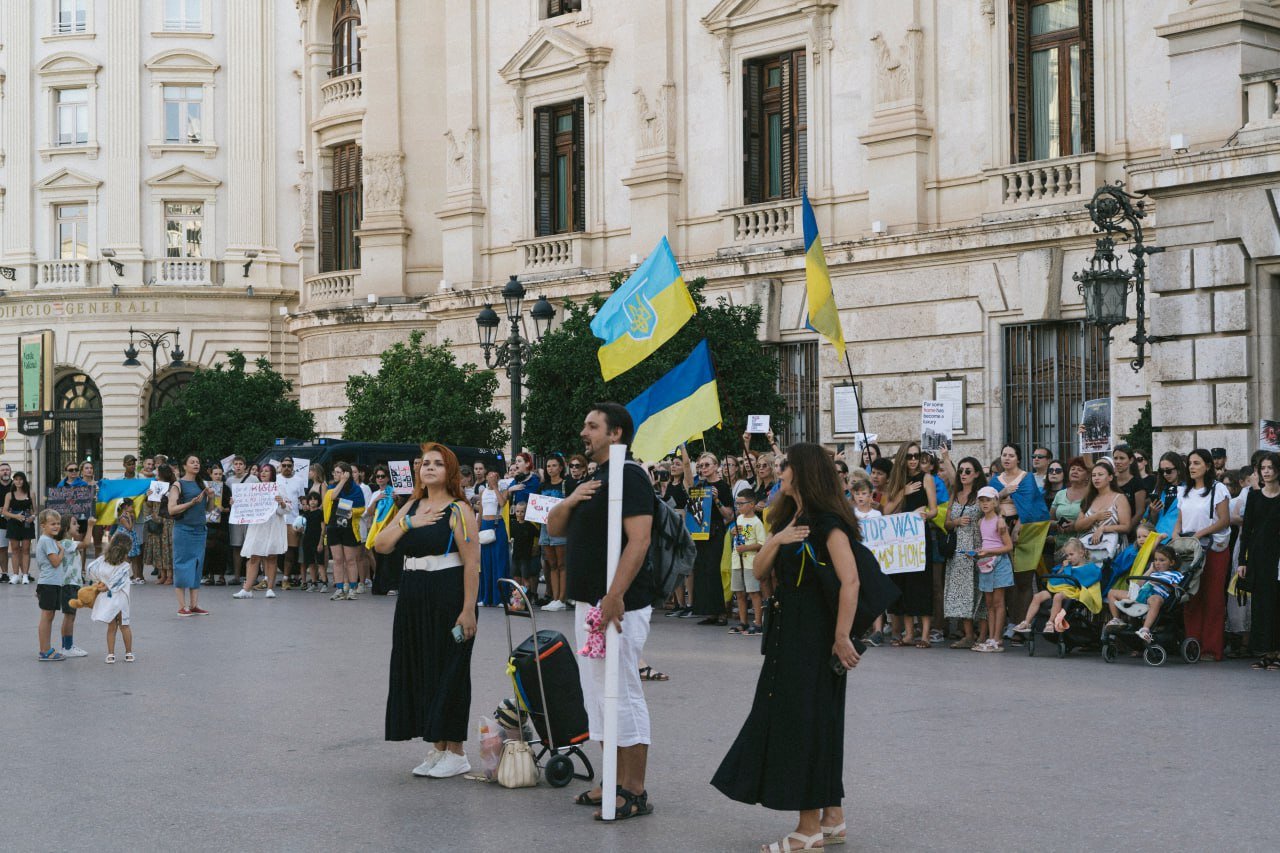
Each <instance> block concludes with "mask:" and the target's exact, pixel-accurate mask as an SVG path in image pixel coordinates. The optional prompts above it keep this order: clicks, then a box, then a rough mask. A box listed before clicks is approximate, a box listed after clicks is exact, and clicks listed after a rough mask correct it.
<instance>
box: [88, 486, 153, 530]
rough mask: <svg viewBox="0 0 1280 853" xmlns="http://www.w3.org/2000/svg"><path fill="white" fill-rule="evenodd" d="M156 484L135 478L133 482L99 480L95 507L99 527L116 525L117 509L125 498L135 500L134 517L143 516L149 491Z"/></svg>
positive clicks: (96, 522)
mask: <svg viewBox="0 0 1280 853" xmlns="http://www.w3.org/2000/svg"><path fill="white" fill-rule="evenodd" d="M153 482H155V481H154V480H151V479H143V478H142V477H134V478H133V479H132V480H99V481H98V497H97V500H96V501H95V503H94V505H93V511H94V515H95V516H96V517H97V521H95V522H94V523H95V524H97V525H98V526H99V527H110V526H111V525H112V524H115V523H116V507H117V506H119V504H120V501H121V500H123V499H124V498H133V516H134V518H138V517H139V516H140V515H141V514H142V502H143V501H145V500H146V499H147V489H149V488H150V487H151V484H152V483H153Z"/></svg>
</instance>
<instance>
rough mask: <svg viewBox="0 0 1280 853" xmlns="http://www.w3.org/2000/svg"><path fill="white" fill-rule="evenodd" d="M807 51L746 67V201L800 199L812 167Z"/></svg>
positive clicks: (744, 122)
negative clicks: (809, 139) (807, 114)
mask: <svg viewBox="0 0 1280 853" xmlns="http://www.w3.org/2000/svg"><path fill="white" fill-rule="evenodd" d="M807 89H808V86H807V66H806V65H805V52H804V51H803V50H795V51H788V52H787V53H781V54H778V55H776V56H767V57H763V58H761V59H752V60H748V61H747V62H745V63H743V66H742V100H743V104H742V116H743V127H742V141H743V149H744V150H743V152H742V162H743V195H744V201H745V202H746V203H747V204H759V203H761V202H765V201H770V200H773V199H783V198H795V197H797V196H798V195H800V187H801V186H802V185H803V184H804V183H805V182H806V180H807V173H808V170H809V142H808V136H809V134H808V124H807V119H806V117H805V115H806V113H805V100H806V95H807Z"/></svg>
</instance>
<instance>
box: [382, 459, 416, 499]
mask: <svg viewBox="0 0 1280 853" xmlns="http://www.w3.org/2000/svg"><path fill="white" fill-rule="evenodd" d="M387 469H388V470H390V471H391V488H392V491H394V492H395V494H397V495H411V494H413V467H412V466H411V465H410V464H409V463H408V462H388V463H387Z"/></svg>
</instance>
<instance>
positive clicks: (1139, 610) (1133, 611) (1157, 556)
mask: <svg viewBox="0 0 1280 853" xmlns="http://www.w3.org/2000/svg"><path fill="white" fill-rule="evenodd" d="M1180 565H1181V563H1180V562H1179V560H1178V552H1177V551H1174V550H1173V548H1171V547H1169V546H1168V545H1157V546H1156V550H1155V551H1154V552H1153V553H1152V555H1151V565H1150V567H1149V568H1148V570H1147V573H1146V575H1144V576H1143V580H1144V581H1145V582H1144V583H1142V585H1141V586H1139V587H1138V590H1137V592H1136V593H1134V591H1133V590H1132V589H1128V590H1125V589H1113V590H1111V591H1110V592H1108V593H1107V607H1108V608H1110V610H1111V621H1110V622H1108V623H1107V624H1106V625H1104V626H1103V628H1102V630H1104V631H1121V630H1124V629H1126V628H1131V627H1132V626H1131V625H1130V624H1129V623H1128V622H1127V621H1126V620H1125V619H1124V617H1123V616H1121V613H1124V614H1125V615H1126V616H1130V617H1133V618H1135V619H1142V627H1141V628H1139V629H1138V630H1137V631H1136V632H1135V633H1136V634H1137V636H1138V638H1139V639H1140V640H1142V641H1143V642H1144V643H1154V642H1155V637H1153V636H1152V634H1151V626H1152V625H1155V624H1156V620H1158V619H1159V618H1160V611H1161V610H1162V609H1163V606H1164V604H1165V602H1167V601H1168V600H1169V597H1170V596H1171V595H1173V594H1174V589H1175V588H1177V587H1178V586H1179V585H1180V584H1181V583H1182V581H1183V578H1184V577H1185V575H1184V574H1183V573H1182V572H1181V571H1179V566H1180ZM1133 585H1134V586H1137V585H1138V582H1137V581H1135V582H1134V583H1133Z"/></svg>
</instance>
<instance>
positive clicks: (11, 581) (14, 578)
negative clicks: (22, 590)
mask: <svg viewBox="0 0 1280 853" xmlns="http://www.w3.org/2000/svg"><path fill="white" fill-rule="evenodd" d="M20 583H22V581H20V580H18V576H17V575H9V586H17V585H18V584H20Z"/></svg>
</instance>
